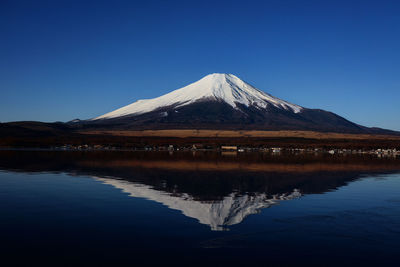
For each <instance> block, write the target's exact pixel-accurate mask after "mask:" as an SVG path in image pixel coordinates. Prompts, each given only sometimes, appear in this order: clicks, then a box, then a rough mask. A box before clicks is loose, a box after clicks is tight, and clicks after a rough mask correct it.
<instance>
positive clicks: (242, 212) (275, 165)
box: [0, 151, 400, 230]
mask: <svg viewBox="0 0 400 267" xmlns="http://www.w3.org/2000/svg"><path fill="white" fill-rule="evenodd" d="M0 169H3V170H13V171H22V172H65V173H68V174H72V175H89V176H92V177H96V178H95V179H98V180H99V181H101V182H103V183H105V184H109V185H112V186H114V187H116V188H118V189H121V190H122V191H123V192H125V193H127V194H129V195H130V196H132V197H141V198H146V199H149V200H153V201H156V202H159V203H162V204H164V205H166V206H168V207H169V208H171V209H175V210H180V211H181V212H182V213H183V214H184V215H186V216H188V217H191V218H195V219H197V220H198V221H199V222H200V223H202V224H207V225H209V226H210V227H211V228H212V229H214V230H220V229H224V228H225V227H226V226H229V225H234V224H238V223H240V222H241V221H242V220H243V219H244V218H246V217H247V216H249V215H250V214H255V213H257V212H259V211H260V210H261V209H264V208H268V207H270V206H271V205H274V204H276V203H278V202H279V201H282V200H290V199H293V198H297V197H300V196H301V195H304V194H315V193H324V192H327V191H331V190H335V189H336V188H338V187H341V186H343V185H346V184H348V183H349V182H351V181H354V180H357V179H359V178H360V177H362V176H363V175H367V174H371V173H391V172H397V171H399V170H400V163H399V160H396V159H380V160H378V159H375V158H372V157H326V156H322V157H321V156H318V157H317V156H311V155H303V156H282V157H276V156H272V155H262V154H248V155H246V156H242V157H228V158H226V157H223V156H221V155H218V154H197V155H192V154H185V153H181V154H175V155H169V154H168V153H129V152H22V151H14V152H10V151H0Z"/></svg>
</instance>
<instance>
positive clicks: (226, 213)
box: [95, 178, 301, 230]
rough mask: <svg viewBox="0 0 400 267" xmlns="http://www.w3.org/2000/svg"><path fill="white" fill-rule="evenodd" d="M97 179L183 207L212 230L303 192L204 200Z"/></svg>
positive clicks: (113, 180) (119, 181) (112, 180)
mask: <svg viewBox="0 0 400 267" xmlns="http://www.w3.org/2000/svg"><path fill="white" fill-rule="evenodd" d="M95 179H97V180H99V181H101V182H103V183H105V184H108V185H112V186H114V187H116V188H119V189H121V190H122V191H123V192H125V193H128V194H129V195H130V196H132V197H140V198H145V199H149V200H153V201H156V202H158V203H162V204H164V205H166V206H167V207H169V208H171V209H175V210H180V211H181V212H182V213H183V214H184V215H186V216H188V217H191V218H195V219H197V220H198V221H199V222H200V223H202V224H207V225H209V226H210V227H211V229H212V230H223V229H224V227H225V226H229V225H234V224H238V223H240V222H241V221H243V220H244V218H246V217H247V216H249V215H251V214H256V213H258V212H259V211H260V210H261V209H263V208H268V207H270V206H272V205H274V204H276V203H277V202H279V201H280V200H288V199H293V198H297V197H300V196H301V194H300V192H299V191H298V190H294V191H293V192H292V193H290V194H280V195H274V196H272V197H268V196H267V195H266V194H265V193H259V194H255V195H238V194H237V193H231V194H230V195H229V196H226V197H224V198H223V199H222V200H221V201H209V202H202V201H197V200H194V199H193V198H192V197H191V196H189V195H187V194H181V195H179V196H176V195H171V194H169V193H166V192H162V191H157V190H155V189H152V188H151V187H150V186H147V185H142V184H138V183H132V182H128V181H124V180H117V179H108V178H95Z"/></svg>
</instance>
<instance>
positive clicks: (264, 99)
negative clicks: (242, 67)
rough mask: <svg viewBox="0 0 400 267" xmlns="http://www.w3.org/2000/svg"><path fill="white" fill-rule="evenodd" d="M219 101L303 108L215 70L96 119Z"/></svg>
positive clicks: (280, 107)
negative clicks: (163, 93) (196, 79)
mask: <svg viewBox="0 0 400 267" xmlns="http://www.w3.org/2000/svg"><path fill="white" fill-rule="evenodd" d="M206 100H213V101H221V102H224V103H226V104H228V105H230V106H231V107H232V108H235V109H238V105H240V104H241V105H244V106H246V107H249V106H254V107H257V108H259V109H265V108H267V106H269V105H272V106H274V107H276V108H279V109H284V110H288V111H291V112H294V113H299V112H300V111H301V110H302V109H303V108H302V107H300V106H298V105H294V104H291V103H289V102H286V101H284V100H281V99H279V98H276V97H273V96H271V95H269V94H267V93H264V92H263V91H261V90H259V89H257V88H255V87H253V86H251V85H250V84H248V83H246V82H244V81H242V80H241V79H239V78H238V77H236V76H235V75H233V74H222V73H214V74H210V75H207V76H205V77H204V78H202V79H200V80H199V81H197V82H194V83H192V84H189V85H188V86H185V87H183V88H181V89H178V90H175V91H172V92H171V93H168V94H166V95H163V96H160V97H157V98H153V99H146V100H138V101H136V102H134V103H132V104H130V105H127V106H125V107H122V108H120V109H117V110H115V111H112V112H109V113H107V114H104V115H102V116H99V117H97V118H95V120H96V119H111V118H117V117H121V116H127V115H140V114H143V113H146V112H151V111H154V110H157V109H160V108H164V107H174V108H180V107H183V106H186V105H189V104H192V103H195V102H198V101H206Z"/></svg>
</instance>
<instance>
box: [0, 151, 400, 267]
mask: <svg viewBox="0 0 400 267" xmlns="http://www.w3.org/2000/svg"><path fill="white" fill-rule="evenodd" d="M399 161H400V160H399V159H394V158H388V159H377V158H373V157H369V156H364V157H350V156H327V155H325V156H315V155H289V156H284V155H263V154H239V155H236V154H232V153H231V154H229V153H228V154H224V155H220V154H207V153H206V154H204V153H197V154H192V153H175V154H169V153H132V152H21V151H20V152H7V151H3V152H0V170H1V171H0V240H1V244H0V246H1V247H0V256H1V257H0V261H1V266H10V265H26V266H41V265H51V266H60V265H68V266H77V265H85V266H100V265H107V266H116V265H124V266H143V265H145V264H149V265H153V264H154V265H184V266H189V265H207V266H226V265H230V266H236V265H243V266H248V265H252V264H256V265H257V266H268V265H272V266H276V265H347V266H350V265H375V266H382V265H384V266H398V265H399V264H400V263H399V252H400V174H399V173H400V172H399V170H400V162H399Z"/></svg>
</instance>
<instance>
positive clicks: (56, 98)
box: [0, 0, 400, 130]
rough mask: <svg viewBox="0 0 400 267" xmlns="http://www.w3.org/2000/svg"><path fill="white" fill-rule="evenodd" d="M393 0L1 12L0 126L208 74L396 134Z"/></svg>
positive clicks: (117, 4)
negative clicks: (224, 76) (222, 75)
mask: <svg viewBox="0 0 400 267" xmlns="http://www.w3.org/2000/svg"><path fill="white" fill-rule="evenodd" d="M399 14H400V2H399V1H366V0H364V1H322V0H321V1H300V0H299V1H284V0H281V1H237V2H235V1H175V2H174V1H140V2H137V3H136V2H135V1H71V0H70V1H60V0H57V1H51V0H50V1H33V0H30V1H18V0H11V1H7V0H2V1H0V121H1V122H6V121H16V120H40V121H68V120H71V119H74V118H80V119H87V118H91V117H94V116H98V115H101V114H104V113H106V112H109V111H111V110H113V109H115V108H118V107H121V106H124V105H126V104H129V103H131V102H134V101H135V100H137V99H142V98H153V97H156V96H159V95H162V94H164V93H167V92H169V91H171V90H174V89H177V88H180V87H182V86H185V85H187V84H188V83H191V82H194V81H196V80H198V79H200V78H202V77H203V76H205V75H207V74H209V73H214V72H222V73H233V74H235V75H237V76H238V77H240V78H242V79H243V80H245V81H247V82H249V83H250V84H253V85H254V86H256V87H257V88H259V89H262V90H264V91H266V92H268V93H270V94H272V95H274V96H277V97H280V98H282V99H285V100H287V101H290V102H293V103H296V104H299V105H302V106H305V107H310V108H322V109H326V110H330V111H333V112H335V113H337V114H339V115H341V116H344V117H345V118H347V119H350V120H352V121H354V122H357V123H360V124H363V125H366V126H379V127H384V128H390V129H396V130H400V15H399Z"/></svg>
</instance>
